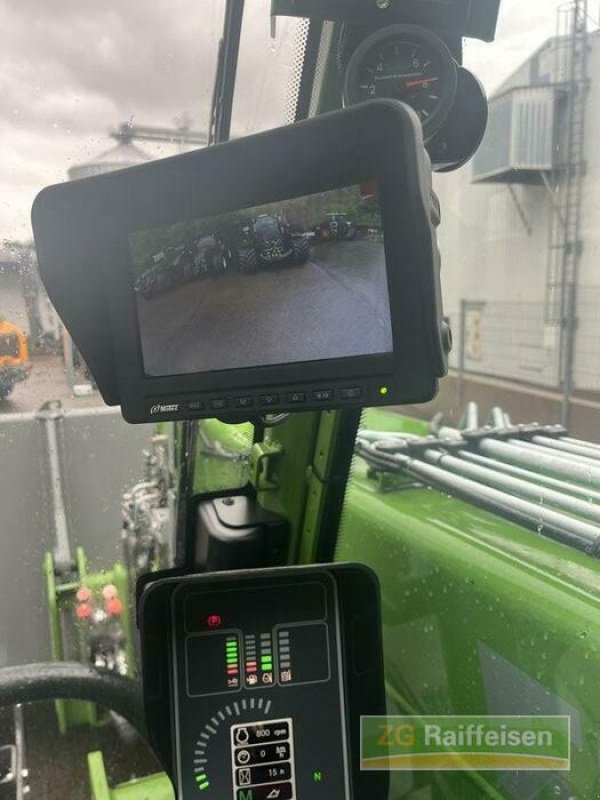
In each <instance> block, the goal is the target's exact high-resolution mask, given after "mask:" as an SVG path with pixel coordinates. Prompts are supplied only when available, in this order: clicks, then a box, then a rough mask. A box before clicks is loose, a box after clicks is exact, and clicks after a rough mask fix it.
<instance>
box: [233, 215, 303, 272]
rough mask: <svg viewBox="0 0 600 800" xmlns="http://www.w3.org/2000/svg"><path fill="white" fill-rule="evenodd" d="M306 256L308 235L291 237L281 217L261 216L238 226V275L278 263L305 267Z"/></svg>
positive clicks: (289, 230)
mask: <svg viewBox="0 0 600 800" xmlns="http://www.w3.org/2000/svg"><path fill="white" fill-rule="evenodd" d="M309 255H310V240H309V238H308V236H307V235H306V234H304V233H299V234H293V233H292V232H291V229H290V226H289V225H288V224H287V222H285V221H284V220H282V219H281V218H278V217H272V216H269V215H268V214H261V215H260V216H258V217H256V218H255V219H253V220H251V221H249V222H247V223H246V224H244V225H242V227H241V230H240V235H239V240H238V251H237V259H238V264H239V268H240V272H243V273H247V272H254V271H255V270H257V269H258V268H259V267H264V266H276V265H279V264H296V265H299V266H300V265H302V264H306V262H307V261H308V257H309Z"/></svg>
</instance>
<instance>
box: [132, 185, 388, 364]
mask: <svg viewBox="0 0 600 800" xmlns="http://www.w3.org/2000/svg"><path fill="white" fill-rule="evenodd" d="M129 247H130V251H131V261H132V269H133V281H134V286H135V291H136V305H137V314H138V322H139V331H140V338H141V345H142V354H143V362H144V371H145V373H146V375H148V376H152V377H159V376H169V375H183V374H191V373H201V372H209V371H213V370H230V369H240V368H249V367H259V366H267V365H278V364H293V363H300V362H306V361H320V360H325V359H338V358H344V357H351V356H367V355H375V354H386V353H391V352H393V341H392V326H391V315H390V303H389V295H388V284H387V276H386V263H385V254H384V240H383V229H382V222H381V214H380V208H379V203H378V200H377V198H376V196H375V195H374V194H372V193H371V194H365V193H364V192H361V187H360V186H349V187H345V188H343V189H336V190H332V191H326V192H321V193H319V194H312V195H308V196H305V197H297V198H294V199H291V200H285V201H280V202H277V203H271V204H269V205H265V206H257V207H253V208H246V209H244V210H240V211H234V212H229V213H225V214H220V215H218V216H212V217H204V218H203V219H197V220H193V221H186V222H181V223H177V224H174V225H170V226H168V227H162V228H154V229H151V230H145V231H136V232H135V233H132V234H130V236H129Z"/></svg>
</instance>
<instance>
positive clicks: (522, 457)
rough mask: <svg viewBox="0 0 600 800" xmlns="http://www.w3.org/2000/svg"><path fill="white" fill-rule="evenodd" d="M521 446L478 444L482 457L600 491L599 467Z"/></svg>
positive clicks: (490, 443) (482, 441) (486, 440)
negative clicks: (507, 462)
mask: <svg viewBox="0 0 600 800" xmlns="http://www.w3.org/2000/svg"><path fill="white" fill-rule="evenodd" d="M522 444H523V443H522V442H520V443H519V445H516V444H513V443H508V442H499V441H496V440H495V439H482V440H481V442H480V443H479V451H480V452H481V453H483V455H486V456H491V457H492V458H497V459H499V460H501V461H509V462H510V463H512V464H519V465H525V466H528V467H532V468H533V469H542V470H544V471H545V472H548V473H549V474H550V475H554V476H555V477H558V478H566V479H567V480H570V481H575V482H577V483H580V484H583V485H584V486H591V487H592V488H594V489H600V468H599V467H594V466H586V465H585V464H577V463H575V462H572V461H567V460H565V459H564V458H563V457H562V456H558V457H557V456H556V455H553V454H552V453H551V452H550V450H548V451H547V452H546V450H545V449H544V448H542V447H537V448H536V450H537V451H539V452H532V451H531V450H529V449H527V448H525V447H523V446H522Z"/></svg>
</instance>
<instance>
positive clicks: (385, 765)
mask: <svg viewBox="0 0 600 800" xmlns="http://www.w3.org/2000/svg"><path fill="white" fill-rule="evenodd" d="M570 738H571V731H570V718H569V717H566V716H550V717H521V716H516V717H433V716H430V717H362V718H361V769H363V770H569V769H570V765H571V764H570V749H571V742H570Z"/></svg>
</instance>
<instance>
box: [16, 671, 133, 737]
mask: <svg viewBox="0 0 600 800" xmlns="http://www.w3.org/2000/svg"><path fill="white" fill-rule="evenodd" d="M44 700H88V701H90V702H92V703H97V704H98V705H101V706H104V707H105V708H108V709H110V710H111V711H114V712H116V713H117V714H119V716H121V717H123V718H124V719H126V720H127V722H129V723H130V724H131V725H132V726H133V727H134V728H135V730H136V731H137V733H139V735H140V736H141V737H142V738H143V739H144V741H146V742H148V733H147V730H146V723H145V717H144V702H143V696H142V690H141V686H140V684H139V682H138V681H135V680H133V679H132V678H128V677H125V676H124V675H118V674H117V673H115V672H112V671H111V670H101V669H96V668H95V667H92V666H91V665H89V666H88V665H86V664H78V663H71V662H49V663H38V664H27V665H25V666H19V667H3V668H2V669H0V708H1V707H5V706H14V705H18V704H19V703H32V702H35V701H44Z"/></svg>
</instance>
